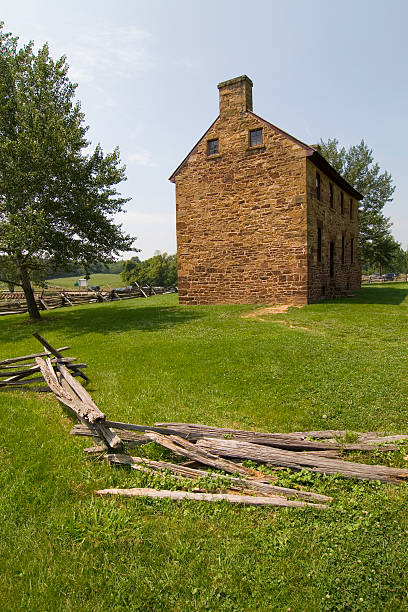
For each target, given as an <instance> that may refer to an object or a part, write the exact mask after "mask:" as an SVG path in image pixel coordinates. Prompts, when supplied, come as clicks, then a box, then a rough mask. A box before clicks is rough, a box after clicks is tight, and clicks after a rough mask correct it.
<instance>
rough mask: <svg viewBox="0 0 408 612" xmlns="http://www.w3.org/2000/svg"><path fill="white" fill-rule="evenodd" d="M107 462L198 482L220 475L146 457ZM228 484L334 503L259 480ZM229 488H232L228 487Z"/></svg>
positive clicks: (231, 479)
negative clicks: (143, 468) (170, 473)
mask: <svg viewBox="0 0 408 612" xmlns="http://www.w3.org/2000/svg"><path fill="white" fill-rule="evenodd" d="M107 460H108V462H109V464H110V465H129V466H130V467H132V468H134V469H138V468H140V467H146V468H149V469H150V470H158V471H162V472H163V471H170V472H172V473H173V474H176V475H177V476H180V477H181V478H190V479H193V480H196V479H198V478H211V479H213V480H217V479H219V478H220V474H217V473H214V472H207V471H205V470H197V469H193V468H191V467H188V466H185V465H179V464H175V463H169V462H167V461H154V460H152V459H147V458H144V457H130V456H129V455H120V454H117V455H107ZM226 479H227V481H228V483H231V485H232V486H233V487H235V488H238V489H244V490H245V489H250V490H252V491H256V492H257V493H260V494H262V495H282V496H283V497H298V498H299V499H307V500H314V501H320V502H328V501H332V499H333V498H332V497H328V496H327V495H321V494H319V493H314V492H312V491H302V490H300V489H291V488H287V487H277V486H275V485H271V484H268V483H265V482H263V481H262V480H259V479H256V480H255V479H252V480H250V479H247V478H235V477H233V476H228V477H226ZM228 488H230V487H229V486H228Z"/></svg>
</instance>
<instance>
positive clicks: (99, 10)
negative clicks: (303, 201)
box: [0, 0, 408, 259]
mask: <svg viewBox="0 0 408 612" xmlns="http://www.w3.org/2000/svg"><path fill="white" fill-rule="evenodd" d="M1 9H2V10H1V12H0V19H2V20H4V22H5V29H6V30H7V31H11V32H12V33H13V34H15V35H19V36H20V37H21V40H22V41H24V42H26V41H27V40H29V39H33V40H34V41H35V42H36V43H37V44H42V43H43V42H45V41H48V42H49V43H50V46H51V51H52V54H53V55H54V56H57V55H58V56H59V55H62V54H65V55H67V57H68V63H69V65H70V77H71V79H72V80H74V81H77V82H78V84H79V87H78V89H77V93H78V98H79V99H80V100H81V102H82V108H83V111H84V112H85V115H86V120H87V123H88V124H89V126H90V131H89V133H88V136H89V138H90V139H91V140H92V142H93V143H94V144H96V143H97V142H100V143H101V144H102V147H103V148H104V150H105V151H108V150H111V149H112V148H113V147H114V146H116V145H118V146H119V148H120V150H121V156H122V160H123V161H124V162H125V163H126V165H127V176H128V180H127V182H126V183H124V184H123V188H122V193H124V194H126V195H129V196H131V197H132V201H131V202H129V204H128V205H127V212H126V214H124V215H121V222H123V225H124V227H125V228H126V230H127V231H129V232H130V233H132V234H133V235H136V236H137V237H138V240H137V243H136V246H138V247H139V248H140V249H142V251H141V253H140V256H141V257H142V259H145V258H147V257H150V256H151V255H152V254H153V252H154V251H155V250H156V249H158V250H161V251H167V252H170V253H173V252H175V250H176V239H175V196H174V185H173V184H171V183H170V182H169V181H168V177H169V176H170V174H171V173H172V171H173V170H174V169H175V168H176V167H177V166H178V164H179V163H180V161H181V160H182V159H183V158H184V157H185V155H186V154H187V152H188V151H189V150H190V149H191V147H192V146H193V144H195V142H196V141H197V140H198V139H199V138H200V136H201V135H202V134H203V132H204V131H205V130H206V129H207V127H208V126H209V125H210V123H212V121H213V120H214V119H215V117H216V116H217V114H218V90H217V83H219V82H220V81H223V80H226V79H230V78H233V77H235V76H239V75H241V74H247V75H248V76H249V77H250V78H251V79H252V80H253V82H254V89H253V97H254V111H255V112H256V113H257V114H259V115H261V116H262V117H264V118H265V119H267V120H269V121H271V122H272V123H274V124H276V125H278V126H279V127H281V128H282V129H284V130H286V131H288V132H289V133H291V134H293V135H294V136H296V137H297V138H299V139H300V140H303V141H305V142H307V143H309V144H313V143H316V142H318V141H319V140H320V138H323V139H327V138H330V137H337V138H338V139H339V141H340V142H341V143H342V144H344V145H346V146H349V145H351V144H356V143H358V142H360V140H361V139H362V138H364V139H365V141H366V142H367V144H368V145H369V146H370V147H371V148H372V149H373V150H374V155H375V159H376V160H377V161H378V162H379V164H380V166H381V167H382V168H383V169H386V170H388V171H389V172H391V174H392V176H393V178H394V181H395V183H396V185H397V190H396V192H395V196H394V202H393V203H391V204H390V205H388V206H387V208H386V211H385V212H386V214H387V215H388V216H390V217H391V219H392V221H393V223H394V227H393V233H394V235H395V237H396V238H397V239H398V240H399V241H401V242H402V244H403V246H404V247H406V246H407V244H408V212H407V206H406V202H407V199H408V178H407V142H408V134H407V131H408V130H407V120H406V117H407V110H408V79H407V60H408V56H407V55H408V54H407V46H408V43H407V35H406V25H407V22H408V2H407V1H406V0H401V1H400V0H343V1H342V2H335V1H333V0H332V1H328V0H324V1H320V0H308V1H306V0H304V1H300V0H252V2H247V1H245V2H244V1H243V0H217V1H215V0H205V1H204V0H189V1H185V0H144V1H140V0H115V1H108V0H97V1H95V0H82V1H78V0H71V1H70V0H66V1H65V2H58V1H56V0H55V1H52V0H42V1H40V0H38V1H33V0H14V1H13V2H10V1H7V2H5V1H4V0H3V1H2V2H1Z"/></svg>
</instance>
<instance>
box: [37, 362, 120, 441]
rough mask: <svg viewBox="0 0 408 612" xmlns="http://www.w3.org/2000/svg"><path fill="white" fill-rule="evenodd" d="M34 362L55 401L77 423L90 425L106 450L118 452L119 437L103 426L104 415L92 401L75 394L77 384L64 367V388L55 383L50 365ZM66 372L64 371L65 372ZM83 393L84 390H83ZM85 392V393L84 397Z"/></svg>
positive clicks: (57, 382)
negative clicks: (64, 408)
mask: <svg viewBox="0 0 408 612" xmlns="http://www.w3.org/2000/svg"><path fill="white" fill-rule="evenodd" d="M36 362H37V364H38V365H39V367H40V370H41V373H42V375H43V376H44V379H45V381H46V383H47V385H48V386H49V388H50V389H51V390H52V392H53V393H54V394H55V396H56V397H57V399H58V400H59V401H60V402H61V403H63V404H64V405H65V406H67V407H68V408H70V409H71V410H72V411H73V412H74V413H75V414H76V416H77V418H78V419H79V421H81V423H83V424H84V425H87V426H88V425H90V426H92V427H93V428H94V430H95V431H96V432H97V434H96V435H97V436H99V437H100V438H101V439H102V440H103V441H104V442H105V443H106V444H107V446H108V448H112V449H113V450H119V449H121V448H122V441H121V439H120V438H119V436H118V435H117V434H116V432H114V431H113V430H111V429H110V428H109V427H107V426H106V424H105V422H104V421H105V415H104V414H103V412H102V411H101V410H99V408H98V407H97V406H96V405H95V404H94V403H93V402H92V401H84V400H83V399H82V398H81V399H80V398H79V396H78V394H77V392H75V391H74V390H73V388H72V385H74V386H75V387H77V385H78V384H79V383H78V382H77V381H76V380H75V379H73V377H72V376H71V374H70V373H69V372H68V370H67V369H66V368H65V366H61V368H64V377H63V380H64V381H65V383H66V386H65V388H64V387H63V386H62V385H61V384H59V381H56V377H55V373H54V370H53V368H52V366H51V365H50V364H47V363H45V362H44V361H43V360H42V359H41V358H40V357H37V358H36ZM65 370H66V371H65ZM84 391H85V389H84ZM86 395H87V392H85V397H86Z"/></svg>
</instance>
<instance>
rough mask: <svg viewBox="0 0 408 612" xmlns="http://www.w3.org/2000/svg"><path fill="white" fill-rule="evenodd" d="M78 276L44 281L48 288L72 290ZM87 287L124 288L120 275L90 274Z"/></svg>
mask: <svg viewBox="0 0 408 612" xmlns="http://www.w3.org/2000/svg"><path fill="white" fill-rule="evenodd" d="M78 278H79V277H78V276H70V277H65V278H50V279H48V280H47V281H46V283H47V285H48V286H49V287H63V288H64V289H74V283H76V282H78ZM88 284H89V286H90V287H91V286H92V287H94V286H97V285H98V286H99V287H101V289H105V288H106V289H114V288H115V287H124V283H123V281H122V278H121V276H120V274H91V278H90V279H89V283H88Z"/></svg>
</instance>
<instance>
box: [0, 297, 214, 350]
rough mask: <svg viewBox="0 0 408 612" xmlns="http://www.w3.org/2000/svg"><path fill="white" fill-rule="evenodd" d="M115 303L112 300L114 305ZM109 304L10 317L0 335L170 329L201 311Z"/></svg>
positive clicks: (15, 337) (198, 315) (14, 337)
mask: <svg viewBox="0 0 408 612" xmlns="http://www.w3.org/2000/svg"><path fill="white" fill-rule="evenodd" d="M116 304H117V303H115V305H116ZM112 306H113V305H111V304H101V305H96V304H95V305H94V306H90V307H86V306H80V307H74V308H72V309H71V308H63V309H58V310H54V311H52V312H50V313H43V315H42V319H41V321H39V322H35V323H31V322H30V321H29V320H28V319H27V318H25V319H24V318H23V316H21V318H20V317H19V319H18V320H17V319H16V318H13V319H14V320H13V321H12V322H11V321H10V326H8V327H7V329H1V330H0V338H1V337H3V338H4V340H6V338H7V337H11V338H12V339H13V340H15V341H17V340H21V339H23V338H27V337H29V336H30V335H31V334H32V333H33V332H34V331H38V332H40V333H41V334H42V335H44V337H45V338H47V336H46V334H47V331H48V330H49V331H50V332H52V333H53V334H58V332H61V337H64V336H65V338H66V342H68V341H69V338H70V337H73V336H78V335H79V336H80V335H82V334H86V333H90V332H92V333H97V334H109V333H111V332H114V331H120V332H126V331H131V330H144V331H151V332H154V331H158V330H163V329H170V328H172V327H175V326H177V325H182V324H185V323H189V322H190V321H193V320H195V319H198V318H200V317H202V316H203V315H202V313H200V312H199V311H197V310H195V309H194V310H193V309H191V310H190V309H185V308H179V307H177V306H164V305H163V306H161V305H157V306H153V305H152V306H147V307H136V308H132V307H131V306H121V307H119V308H117V307H116V308H115V307H114V306H113V307H112Z"/></svg>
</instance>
